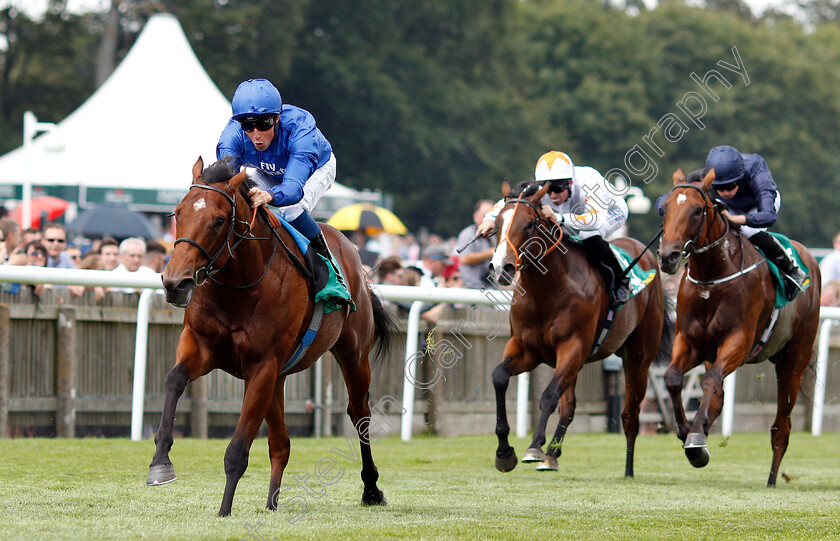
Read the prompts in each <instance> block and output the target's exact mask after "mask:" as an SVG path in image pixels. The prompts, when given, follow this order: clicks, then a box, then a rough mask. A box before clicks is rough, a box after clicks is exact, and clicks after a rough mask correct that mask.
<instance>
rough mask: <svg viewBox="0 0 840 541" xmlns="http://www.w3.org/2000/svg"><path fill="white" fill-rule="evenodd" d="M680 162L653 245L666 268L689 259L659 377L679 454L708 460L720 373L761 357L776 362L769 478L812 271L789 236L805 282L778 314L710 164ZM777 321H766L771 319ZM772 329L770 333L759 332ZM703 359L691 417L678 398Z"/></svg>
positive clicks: (791, 400) (785, 430) (811, 324)
mask: <svg viewBox="0 0 840 541" xmlns="http://www.w3.org/2000/svg"><path fill="white" fill-rule="evenodd" d="M701 175H702V173H701V171H695V172H693V173H691V174H689V177H688V179H686V177H685V175H684V173H683V172H682V170H677V172H676V173H674V175H673V181H674V188H673V190H672V191H671V193H670V194H669V195H668V197H667V198H666V199H665V203H664V211H665V218H664V226H663V230H664V231H663V234H662V239H661V241H660V247H659V262H660V265H661V267H662V270H663V271H665V272H668V273H673V272H675V271H676V270H677V268H678V267H679V265H680V263H681V262H682V261H683V259H685V258H688V264H687V266H686V271H685V274H684V275H683V278H682V281H681V282H680V289H679V294H678V297H677V334H676V337H675V338H674V349H673V352H672V357H671V365H670V366H669V367H668V369H667V370H666V372H665V384H666V385H667V387H668V393H669V394H670V395H671V401H672V402H673V404H674V414H675V416H676V423H677V436H678V437H679V438H680V439H681V440H682V441H683V442H684V449H685V454H686V457H688V460H689V462H690V463H691V464H692V465H693V466H695V467H698V468H701V467H703V466H705V465H706V464H707V463H708V462H709V452H708V450H707V448H706V446H707V441H706V440H707V436H708V434H709V428H710V427H711V425H712V423H713V422H714V421H715V419H716V418H717V417H718V415H719V414H720V411H721V407H722V405H723V379H724V378H725V377H726V376H728V375H729V374H731V373H732V372H734V371H735V370H736V369H737V368H738V367H739V366H741V365H743V364H744V363H758V362H761V361H766V360H769V361H770V362H772V363H773V364H774V365H775V367H776V381H777V384H778V396H777V399H776V400H777V407H776V420H775V421H774V422H773V427H772V428H771V429H770V434H771V443H772V447H773V461H772V463H771V465H770V477H769V479H768V480H767V485H768V486H775V484H776V474H777V473H778V472H779V464H780V463H781V462H782V457H783V456H784V454H785V450H786V449H787V446H788V440H789V437H790V414H791V411H792V410H793V406H794V404H795V403H796V398H797V395H798V394H799V383H800V380H801V378H802V374H803V373H804V372H805V369H806V368H807V367H808V363H809V362H810V359H811V351H812V348H813V345H814V338H815V337H816V334H817V327H818V326H819V313H820V302H819V301H820V273H819V267H818V266H817V262H816V260H815V259H814V257H813V256H812V255H811V253H810V252H809V251H808V249H807V248H805V247H804V246H802V245H801V244H799V243H797V242H794V246H795V247H796V250H797V252H799V255H800V257H801V258H802V261H803V262H804V263H805V265H806V266H807V267H808V268H809V269H810V278H811V287H809V288H807V289H805V290H804V291H803V292H802V293H800V294H799V295H798V296H797V297H796V298H795V299H794V300H793V301H792V302H790V303H788V304H787V305H785V306H784V307H783V308H781V310H780V311H779V312H778V314H776V313H775V312H774V306H775V299H776V293H775V288H774V284H773V280H772V277H771V274H770V270H769V269H768V266H767V264H766V263H765V260H764V256H762V255H761V253H759V251H758V250H757V249H756V248H754V247H753V245H752V243H751V242H750V241H749V239H747V238H746V237H745V236H744V235H742V234H741V232H740V231H738V230H737V229H736V228H734V227H731V226H730V225H729V222H728V220H726V219H725V218H724V217H723V216H722V215H721V213H720V212H719V211H718V208H717V207H716V206H715V203H714V202H713V201H712V199H711V198H710V196H709V193H708V190H709V186H710V185H711V183H712V181H713V180H714V178H715V171H714V169H712V170H711V171H709V172H708V173H707V174H706V176H705V177H702V176H701ZM774 318H777V319H776V320H775V326H773V319H774ZM770 330H772V334H770V336H769V337H767V336H766V334H767V332H768V331H770ZM701 363H705V366H706V373H705V374H704V375H703V378H702V387H703V397H702V399H701V400H700V406H699V407H698V410H697V413H696V414H695V416H694V420H693V422H692V423H690V424H689V422H688V420H687V419H686V415H685V410H684V409H683V406H682V400H681V398H680V395H681V392H682V383H683V375H684V374H685V373H686V372H687V371H688V370H691V369H692V368H694V367H695V366H698V365H700V364H701Z"/></svg>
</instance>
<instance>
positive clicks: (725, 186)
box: [715, 180, 738, 192]
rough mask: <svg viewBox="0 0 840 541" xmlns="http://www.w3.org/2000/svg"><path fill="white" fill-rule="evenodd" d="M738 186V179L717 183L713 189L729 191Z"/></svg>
mask: <svg viewBox="0 0 840 541" xmlns="http://www.w3.org/2000/svg"><path fill="white" fill-rule="evenodd" d="M737 187H738V181H737V180H736V181H735V182H728V183H726V184H718V185H716V186H715V190H717V191H719V192H731V191H732V190H734V189H735V188H737Z"/></svg>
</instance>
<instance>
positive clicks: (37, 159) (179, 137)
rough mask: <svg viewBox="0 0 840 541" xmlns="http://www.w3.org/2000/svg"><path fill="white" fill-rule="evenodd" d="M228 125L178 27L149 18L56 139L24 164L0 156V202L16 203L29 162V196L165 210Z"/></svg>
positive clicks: (43, 139)
mask: <svg viewBox="0 0 840 541" xmlns="http://www.w3.org/2000/svg"><path fill="white" fill-rule="evenodd" d="M229 118H230V104H229V102H228V100H227V99H226V98H225V96H224V95H223V94H222V93H221V92H220V91H219V89H218V88H217V87H216V85H215V84H214V83H213V81H212V80H211V79H210V77H209V76H208V75H207V73H206V72H205V71H204V68H203V67H202V66H201V63H200V62H199V61H198V59H197V58H196V56H195V54H194V53H193V50H192V48H191V47H190V45H189V42H188V41H187V38H186V36H185V35H184V32H183V30H181V26H180V24H179V23H178V20H177V19H176V18H175V17H174V16H173V15H169V14H158V15H154V16H153V17H151V18H150V19H149V21H148V23H147V24H146V26H145V28H144V29H143V31H142V32H141V33H140V36H138V38H137V41H136V42H135V44H134V46H133V47H132V48H131V50H130V51H129V52H128V55H126V57H125V59H124V60H123V61H122V62H121V63H120V64H119V66H118V67H117V69H116V70H115V71H114V72H113V73H112V74H111V76H110V77H109V78H108V79H107V80H106V81H105V83H103V84H102V86H101V87H100V88H99V89H98V90H97V91H96V92H95V93H94V94H93V95H92V96H91V97H90V98H89V99H88V100H87V101H85V102H84V103H83V104H82V105H81V106H80V107H79V108H78V109H77V110H76V111H74V112H73V113H72V114H70V116H68V117H67V118H65V119H64V120H62V121H61V122H59V123H58V128H57V129H56V130H55V131H53V132H50V133H46V134H43V135H41V136H40V137H37V138H36V139H35V140H34V142H33V144H32V147H31V150H30V156H29V157H28V159H27V156H26V152H25V149H24V148H23V147H20V148H18V149H16V150H13V151H12V152H10V153H8V154H6V155H5V156H2V157H0V185H2V186H5V188H4V189H5V193H3V192H0V195H2V196H4V197H8V198H14V199H19V198H20V197H19V195H20V193H21V186H22V184H23V181H24V179H25V178H26V177H25V175H27V162H29V164H30V167H29V173H28V174H29V178H30V179H31V182H32V184H33V186H34V187H35V190H36V193H37V192H42V193H47V194H49V195H56V196H58V197H62V198H64V199H67V200H70V201H73V202H78V203H79V205H80V206H82V207H85V206H91V204H96V203H101V202H114V203H125V204H128V205H129V206H131V207H133V208H135V209H138V210H140V209H142V210H163V209H162V208H161V207H168V208H171V207H172V206H173V205H174V204H175V203H177V202H178V201H180V199H181V197H183V194H184V193H185V191H186V189H187V187H188V186H189V184H190V181H191V175H190V171H191V169H192V165H193V163H195V160H196V159H197V158H198V156H199V155H201V156H203V157H204V161H205V163H207V164H209V163H212V162H213V161H214V160H215V145H216V140H217V139H218V136H219V134H220V133H221V131H222V128H223V127H224V125H225V122H227V120H228V119H229ZM39 120H41V121H46V122H50V121H55V120H56V119H49V118H40V119H39ZM56 148H59V149H60V150H56ZM0 189H3V188H0ZM12 190H14V193H12Z"/></svg>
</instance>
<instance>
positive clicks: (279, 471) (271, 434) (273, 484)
mask: <svg viewBox="0 0 840 541" xmlns="http://www.w3.org/2000/svg"><path fill="white" fill-rule="evenodd" d="M285 381H286V378H285V377H280V378H277V383H275V384H274V397H273V399H272V401H271V405H270V406H269V407H268V411H267V412H266V414H265V421H266V424H267V425H268V456H269V458H270V459H271V481H270V482H269V485H268V502H267V503H266V507H267V508H268V509H271V510H272V511H274V510H275V509H277V500H278V499H279V497H280V493H281V492H282V491H281V490H280V483H281V482H282V480H283V471H284V470H285V469H286V465H287V464H288V463H289V451H290V447H291V445H290V442H291V440H290V439H289V430H288V428H287V427H286V419H285V417H284V410H285V404H284V394H283V384H284V383H285Z"/></svg>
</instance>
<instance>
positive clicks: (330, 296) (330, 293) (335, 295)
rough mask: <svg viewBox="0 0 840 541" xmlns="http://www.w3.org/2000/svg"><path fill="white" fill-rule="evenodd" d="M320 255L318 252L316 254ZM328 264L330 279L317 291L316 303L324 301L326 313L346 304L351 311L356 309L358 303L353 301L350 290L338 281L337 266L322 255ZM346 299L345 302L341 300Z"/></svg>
mask: <svg viewBox="0 0 840 541" xmlns="http://www.w3.org/2000/svg"><path fill="white" fill-rule="evenodd" d="M316 255H318V254H316ZM318 257H320V258H321V259H323V260H324V261H325V262H326V264H327V272H328V273H329V275H330V276H329V279H328V280H327V283H326V285H324V287H323V288H322V289H321V291H316V292H315V303H318V302H320V301H324V313H325V314H329V313H330V312H332V311H335V310H338V309H339V308H341V307H343V306H344V305H345V304H348V303H349V305H350V311H351V312H355V311H356V303H355V302H353V299H352V298H351V297H350V292H348V291H347V289H346V288H345V287H344V286H342V285H341V283H340V282H339V281H338V278H337V277H336V274H335V268H334V267H333V265H332V262H330V260H329V259H326V258H324V257H321V255H318ZM342 300H344V301H345V302H341V301H342Z"/></svg>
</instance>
